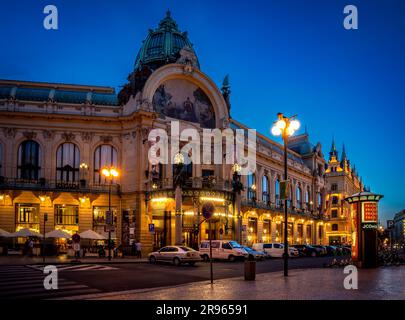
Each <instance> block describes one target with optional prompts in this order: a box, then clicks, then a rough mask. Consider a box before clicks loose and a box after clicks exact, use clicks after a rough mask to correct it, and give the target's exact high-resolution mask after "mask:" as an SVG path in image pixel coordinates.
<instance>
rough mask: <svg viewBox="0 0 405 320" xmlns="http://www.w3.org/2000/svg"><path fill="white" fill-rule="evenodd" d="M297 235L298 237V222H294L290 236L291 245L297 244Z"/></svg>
mask: <svg viewBox="0 0 405 320" xmlns="http://www.w3.org/2000/svg"><path fill="white" fill-rule="evenodd" d="M297 235H298V222H297V221H294V223H293V235H292V239H291V241H292V242H291V244H295V243H297Z"/></svg>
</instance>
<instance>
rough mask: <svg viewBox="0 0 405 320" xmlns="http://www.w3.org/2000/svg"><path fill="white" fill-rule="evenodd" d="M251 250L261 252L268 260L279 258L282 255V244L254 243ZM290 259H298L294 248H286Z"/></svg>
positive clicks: (297, 253)
mask: <svg viewBox="0 0 405 320" xmlns="http://www.w3.org/2000/svg"><path fill="white" fill-rule="evenodd" d="M252 249H253V250H255V251H263V252H265V253H266V255H267V256H268V257H270V258H281V257H283V254H284V244H282V243H278V242H274V243H254V244H253V246H252ZM288 252H289V256H290V257H298V256H299V252H298V250H297V249H296V248H294V247H288Z"/></svg>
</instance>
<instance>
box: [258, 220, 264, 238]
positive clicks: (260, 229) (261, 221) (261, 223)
mask: <svg viewBox="0 0 405 320" xmlns="http://www.w3.org/2000/svg"><path fill="white" fill-rule="evenodd" d="M262 240H263V220H259V219H257V242H263V241H262Z"/></svg>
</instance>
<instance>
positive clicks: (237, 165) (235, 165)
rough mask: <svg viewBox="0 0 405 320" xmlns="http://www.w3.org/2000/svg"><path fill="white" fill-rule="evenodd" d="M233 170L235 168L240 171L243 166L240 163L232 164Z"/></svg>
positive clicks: (237, 171)
mask: <svg viewBox="0 0 405 320" xmlns="http://www.w3.org/2000/svg"><path fill="white" fill-rule="evenodd" d="M232 170H233V172H236V173H239V172H241V170H242V168H241V166H240V165H239V164H238V163H235V164H234V165H233V166H232Z"/></svg>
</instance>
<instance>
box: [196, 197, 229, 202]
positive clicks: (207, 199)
mask: <svg viewBox="0 0 405 320" xmlns="http://www.w3.org/2000/svg"><path fill="white" fill-rule="evenodd" d="M200 200H201V201H212V202H224V201H225V199H222V198H214V197H200Z"/></svg>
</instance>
